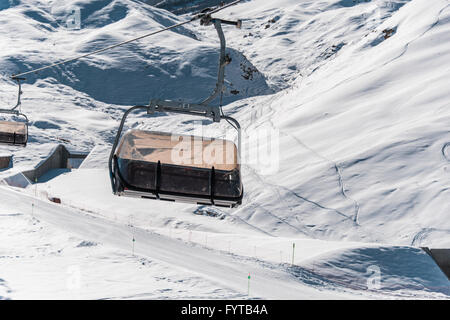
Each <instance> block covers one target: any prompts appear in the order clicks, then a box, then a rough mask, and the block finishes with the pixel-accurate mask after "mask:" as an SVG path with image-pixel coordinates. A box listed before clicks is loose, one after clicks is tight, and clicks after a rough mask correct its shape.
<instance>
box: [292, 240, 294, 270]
mask: <svg viewBox="0 0 450 320" xmlns="http://www.w3.org/2000/svg"><path fill="white" fill-rule="evenodd" d="M294 255H295V242H293V243H292V266H293V265H294Z"/></svg>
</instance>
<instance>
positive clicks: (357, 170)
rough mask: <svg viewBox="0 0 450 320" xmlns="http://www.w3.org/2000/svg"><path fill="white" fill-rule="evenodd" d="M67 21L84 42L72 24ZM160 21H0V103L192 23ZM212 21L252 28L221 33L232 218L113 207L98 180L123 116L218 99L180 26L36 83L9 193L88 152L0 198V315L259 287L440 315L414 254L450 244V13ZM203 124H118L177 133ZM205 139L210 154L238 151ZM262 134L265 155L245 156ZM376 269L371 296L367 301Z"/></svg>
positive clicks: (180, 120)
mask: <svg viewBox="0 0 450 320" xmlns="http://www.w3.org/2000/svg"><path fill="white" fill-rule="evenodd" d="M74 6H77V7H79V8H81V22H82V25H81V29H80V30H69V29H67V27H66V26H65V24H64V21H66V19H67V17H68V15H69V14H70V12H71V11H70V10H71V8H72V7H74ZM164 6H165V7H164ZM164 6H163V7H164V9H169V10H171V11H173V12H176V11H177V10H178V9H177V8H176V7H173V8H171V7H170V3H169V2H168V3H166V4H164ZM167 6H169V7H167ZM164 9H161V8H155V7H151V6H149V5H147V4H145V3H144V1H131V0H110V1H94V0H91V1H88V0H78V1H67V2H65V3H64V4H62V3H56V2H55V3H51V2H47V1H40V0H32V1H26V2H25V1H22V2H15V3H14V5H7V6H6V5H5V6H3V7H0V23H1V24H2V26H3V27H4V28H5V30H6V32H3V33H2V34H1V35H0V43H2V44H7V45H5V50H2V52H1V53H0V70H1V75H2V76H1V78H0V88H1V92H2V95H1V96H0V103H2V105H13V104H14V99H15V95H16V90H17V88H16V87H15V86H14V84H13V83H12V82H11V81H10V80H9V79H8V77H9V75H10V74H12V73H15V72H18V71H19V70H20V71H27V70H30V69H31V68H35V67H39V66H42V65H47V64H48V63H49V62H52V61H59V60H62V59H65V58H68V57H71V56H74V55H76V54H81V53H85V52H87V51H90V50H95V49H98V48H101V47H104V46H106V45H109V44H114V43H118V42H120V41H123V40H126V39H129V38H132V37H135V36H137V35H140V34H145V33H147V32H149V30H156V29H157V28H161V27H167V26H169V25H171V24H174V23H178V22H180V21H184V19H186V16H182V15H181V16H177V15H175V14H174V13H171V12H169V11H166V10H164ZM220 16H221V17H223V18H226V19H238V18H239V19H243V22H244V23H243V28H242V29H241V30H238V29H234V28H232V27H225V34H226V37H227V41H228V47H229V48H228V51H229V52H230V54H231V56H232V58H233V62H232V63H231V64H230V65H229V66H228V67H227V71H226V81H227V92H226V93H225V95H224V97H225V98H224V102H225V103H226V105H225V106H224V111H225V113H227V114H230V115H233V117H235V118H237V119H238V120H239V121H240V123H241V125H242V127H243V128H244V149H243V164H242V167H243V168H242V174H243V182H244V185H245V197H244V200H243V204H242V206H240V207H238V208H237V209H233V210H231V209H222V208H207V207H197V206H194V205H187V204H167V203H165V202H156V201H149V200H142V199H129V198H122V197H116V196H113V195H112V194H111V191H110V185H109V178H108V172H107V169H106V168H107V162H106V160H107V157H108V155H109V151H110V146H111V143H112V141H113V138H114V135H115V130H116V129H117V126H118V122H119V120H120V118H121V116H122V114H123V112H124V110H126V108H128V107H129V106H131V105H133V104H137V103H147V102H148V101H149V100H150V99H151V98H163V99H174V100H176V99H185V100H187V101H199V100H201V99H202V98H204V97H206V96H207V95H208V94H209V93H210V92H211V91H212V89H213V88H214V85H215V78H216V75H215V72H216V65H217V57H218V50H217V47H218V40H217V36H216V34H215V31H214V29H213V28H205V27H201V26H199V25H196V24H192V25H187V26H185V27H183V28H179V29H176V30H174V31H171V32H169V33H166V34H161V35H159V36H157V37H154V38H149V39H146V40H141V41H139V42H136V43H134V44H131V45H128V46H124V47H121V48H118V49H117V50H114V51H110V52H104V53H101V54H99V55H96V56H93V57H92V58H88V59H84V60H80V61H78V62H75V63H73V64H69V65H66V66H63V67H60V68H58V69H54V70H49V71H44V72H42V73H40V74H39V76H36V75H30V76H29V78H28V79H27V81H26V83H25V84H24V85H23V91H24V96H23V106H22V109H23V111H24V112H25V113H26V114H27V115H28V116H29V118H30V119H31V121H32V123H31V126H30V140H29V145H28V146H27V148H26V149H18V148H13V147H1V148H2V153H5V154H8V153H11V154H14V167H13V168H12V169H9V170H6V171H3V172H1V173H0V175H1V177H3V178H5V177H11V176H14V175H15V174H16V173H18V172H20V171H23V170H25V169H29V168H31V167H32V166H34V165H36V164H37V163H39V161H41V160H42V159H44V158H45V157H46V156H47V155H48V153H49V152H50V150H51V149H52V148H53V147H54V146H55V145H56V144H58V143H65V144H66V146H67V147H68V148H70V149H72V150H76V151H90V152H91V154H90V156H89V157H88V159H86V160H85V161H84V163H83V165H82V166H81V168H80V169H77V170H73V171H71V172H66V173H64V174H60V175H58V174H56V173H54V174H55V177H54V178H53V179H50V180H48V181H42V182H41V183H38V184H36V185H30V186H28V187H27V188H13V187H7V186H2V187H1V188H0V199H2V201H1V202H2V204H1V207H0V209H1V212H0V219H1V220H2V222H1V225H2V229H3V230H10V231H8V232H2V235H1V236H0V237H1V239H0V243H1V245H0V279H1V280H0V298H6V299H8V298H21V297H25V298H37V297H44V298H54V297H59V298H71V297H75V298H95V299H100V298H245V297H247V282H246V281H247V275H248V273H249V272H250V273H251V274H252V275H253V276H252V279H254V282H253V281H252V292H251V296H250V297H251V298H275V299H279V298H285V299H286V298H287V299H309V298H311V299H318V298H363V299H374V298H388V299H391V298H419V299H420V298H438V299H448V296H449V294H450V293H449V289H450V286H449V282H448V279H447V278H446V277H445V275H444V274H443V273H442V272H441V271H440V270H439V268H437V266H436V265H435V264H434V263H433V261H432V260H431V258H429V257H428V256H427V255H426V254H425V253H424V252H423V251H421V250H420V249H419V247H421V246H429V247H448V246H449V245H450V222H449V221H450V220H449V219H448V214H449V211H450V205H449V204H450V201H449V200H450V195H449V191H450V188H449V186H450V184H449V181H450V179H449V178H450V177H449V175H450V171H449V168H450V167H449V161H450V147H449V143H450V129H449V128H450V127H449V123H450V108H449V107H450V104H449V103H450V102H449V101H450V99H449V98H450V92H449V90H448V88H449V85H450V76H449V71H450V64H449V61H450V46H449V45H448V44H449V43H450V41H449V40H450V39H449V35H450V32H449V31H450V30H449V29H450V22H449V21H450V20H449V17H450V4H449V2H448V1H446V0H436V1H433V2H429V1H425V0H411V1H407V0H395V1H378V0H376V1H346V0H342V1H336V0H326V1H325V0H324V1H306V0H305V1H295V0H281V1H277V2H276V3H274V2H273V1H268V0H253V1H245V2H243V3H242V4H239V5H238V6H236V7H232V8H229V9H227V10H226V11H223V12H221V13H220ZM18 17H20V19H18ZM13 21H14V23H13ZM19 30H20V33H19ZM385 30H391V32H392V34H391V36H389V37H385V34H386V33H385V32H384V31H385ZM19 34H20V36H18V35H19ZM237 91H238V93H236V92H237ZM194 120H195V119H194ZM195 124H196V122H194V121H193V119H192V118H189V117H186V116H176V117H175V116H172V117H163V116H162V117H145V116H142V115H140V116H139V115H134V116H133V117H131V119H130V120H129V121H128V127H129V128H131V127H134V128H151V129H152V130H153V129H155V130H161V131H172V132H177V133H189V132H192V131H194V130H195V128H196V127H195ZM203 125H204V126H203V128H202V129H203V131H204V132H203V133H204V134H205V135H207V136H215V137H217V136H218V137H223V136H226V135H228V134H229V130H226V125H225V124H220V125H217V124H212V123H210V122H209V121H203ZM255 132H263V133H264V132H269V133H271V134H272V136H271V138H273V139H274V140H273V141H271V140H270V139H267V140H263V141H259V144H257V145H254V144H250V140H249V137H250V136H251V135H252V134H254V133H255ZM272 142H275V149H273V150H271V151H272V152H271V153H267V150H268V149H266V148H267V147H268V146H270V145H271V143H272ZM255 155H256V157H255ZM270 164H275V165H274V166H270ZM48 196H51V197H59V198H61V201H62V204H61V205H56V204H52V203H48V201H47V200H46V199H47V198H48ZM31 214H33V216H31ZM133 236H135V240H136V242H135V252H134V255H133V252H132V244H133V243H132V241H131V240H132V238H133ZM36 240H38V241H36ZM293 243H295V245H296V247H295V250H294V251H295V255H294V257H293V256H292V252H293V251H292V244H293ZM80 244H82V245H81V246H79V245H80ZM80 261H81V262H80ZM292 262H294V265H293V266H292V265H291V264H292ZM116 265H117V266H118V269H117V270H120V271H116V269H115V266H116ZM46 266H48V268H46ZM373 266H377V267H378V268H379V269H380V270H381V288H380V289H377V290H367V280H368V279H370V276H371V273H370V270H372V269H371V268H372V267H373ZM74 270H75V271H76V272H78V270H79V272H80V273H81V279H82V280H81V284H80V285H79V286H75V287H76V288H75V289H74V288H73V286H70V285H68V284H67V281H69V282H70V279H72V278H71V277H72V276H73V271H74ZM55 275H57V276H55ZM68 279H69V280H68ZM46 283H51V285H49V286H45V285H43V284H46ZM43 287H45V289H43ZM274 288H277V289H274Z"/></svg>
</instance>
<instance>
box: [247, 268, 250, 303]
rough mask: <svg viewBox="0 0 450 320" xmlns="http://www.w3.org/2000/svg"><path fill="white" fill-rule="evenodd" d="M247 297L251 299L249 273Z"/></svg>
mask: <svg viewBox="0 0 450 320" xmlns="http://www.w3.org/2000/svg"><path fill="white" fill-rule="evenodd" d="M247 296H248V297H250V272H249V273H248V287H247Z"/></svg>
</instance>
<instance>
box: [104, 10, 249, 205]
mask: <svg viewBox="0 0 450 320" xmlns="http://www.w3.org/2000/svg"><path fill="white" fill-rule="evenodd" d="M200 23H201V25H214V27H215V28H216V30H217V33H218V35H219V39H220V44H221V47H220V58H219V71H218V79H217V83H216V88H215V89H214V92H213V93H212V95H211V96H210V97H209V98H207V99H205V100H204V101H202V102H200V103H198V104H195V103H183V102H175V101H166V100H159V99H156V100H152V101H151V102H150V103H149V105H143V106H133V107H131V108H130V109H128V110H127V111H126V112H125V114H124V115H123V117H122V120H121V123H120V126H119V129H118V132H117V135H116V138H115V141H114V144H113V147H112V150H111V153H110V156H109V174H110V180H111V187H112V191H113V193H114V194H116V195H119V196H130V197H138V198H147V199H158V200H166V201H175V202H187V203H195V204H199V205H216V206H222V207H236V206H238V205H240V204H241V203H242V197H243V185H242V179H241V171H240V151H241V127H240V125H239V122H238V121H237V120H235V119H234V118H232V117H229V116H226V115H224V113H223V111H222V108H221V106H211V105H210V103H211V102H212V101H213V100H214V99H215V98H217V97H218V96H219V95H222V94H223V89H224V78H225V66H226V65H227V64H229V63H230V62H231V58H230V57H229V56H228V55H227V54H226V53H225V47H226V43H225V36H224V34H223V30H222V24H229V25H234V26H236V27H238V28H240V27H241V21H240V20H239V21H236V22H234V21H226V20H222V19H216V18H212V17H211V14H208V13H205V14H204V16H203V17H202V19H201V20H200ZM136 110H145V111H147V114H155V113H160V112H164V113H176V114H186V115H194V116H200V117H206V118H210V119H212V120H213V122H220V121H221V120H226V121H227V122H228V123H229V124H230V125H232V126H233V128H235V129H236V130H237V133H238V145H237V146H236V145H235V144H234V143H233V142H231V141H227V140H223V139H205V138H204V137H196V136H192V135H174V134H173V133H167V132H157V131H144V130H136V129H135V130H131V131H128V132H126V133H125V134H123V135H122V131H123V127H124V124H125V121H126V118H127V117H128V115H129V114H130V113H131V112H133V111H136ZM180 146H181V147H180ZM183 146H184V147H183ZM180 152H181V153H182V154H183V155H184V156H183V157H182V159H181V160H180V159H179V158H178V156H179V155H180ZM211 153H212V154H214V155H216V157H212V159H206V160H205V159H204V157H202V155H205V154H211ZM186 155H187V156H186ZM217 155H221V156H219V157H218V156H217ZM222 155H224V157H225V158H226V159H224V157H222ZM224 160H225V161H224Z"/></svg>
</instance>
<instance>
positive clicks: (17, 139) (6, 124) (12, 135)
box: [0, 78, 28, 147]
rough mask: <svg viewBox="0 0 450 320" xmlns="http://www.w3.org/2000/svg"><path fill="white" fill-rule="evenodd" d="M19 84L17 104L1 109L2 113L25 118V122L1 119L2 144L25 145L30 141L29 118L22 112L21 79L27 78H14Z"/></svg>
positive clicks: (0, 134)
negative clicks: (10, 107)
mask: <svg viewBox="0 0 450 320" xmlns="http://www.w3.org/2000/svg"><path fill="white" fill-rule="evenodd" d="M14 80H16V81H17V84H18V85H19V94H18V98H17V104H16V105H15V107H13V108H12V109H0V114H9V115H15V116H20V117H23V118H25V122H20V121H12V120H10V121H0V144H5V145H13V146H23V147H25V146H26V145H27V142H28V118H27V116H26V115H25V114H23V113H21V112H20V105H21V100H20V97H21V95H22V87H21V84H20V81H21V80H25V78H14Z"/></svg>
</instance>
